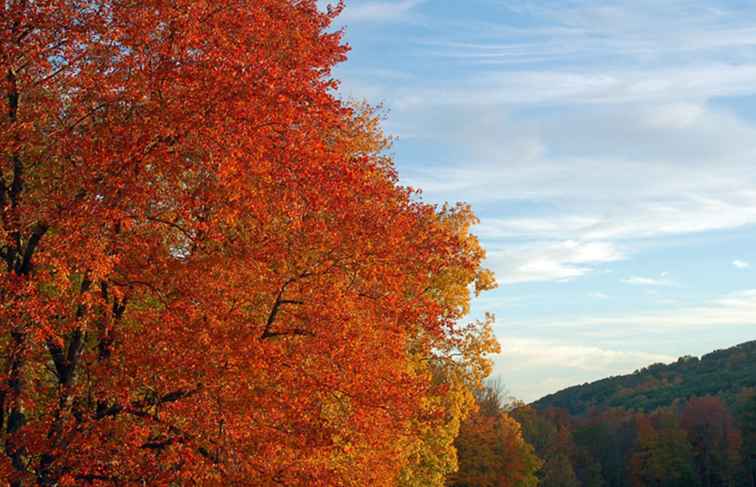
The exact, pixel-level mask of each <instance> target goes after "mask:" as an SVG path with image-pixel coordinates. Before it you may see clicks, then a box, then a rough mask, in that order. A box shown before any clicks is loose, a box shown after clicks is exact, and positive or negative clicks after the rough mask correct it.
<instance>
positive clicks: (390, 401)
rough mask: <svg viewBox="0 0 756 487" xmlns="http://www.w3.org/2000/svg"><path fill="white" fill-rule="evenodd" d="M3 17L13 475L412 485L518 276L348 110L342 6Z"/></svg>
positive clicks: (265, 2) (1, 360)
mask: <svg viewBox="0 0 756 487" xmlns="http://www.w3.org/2000/svg"><path fill="white" fill-rule="evenodd" d="M0 9H1V10H0V72H2V76H3V82H2V85H1V86H2V88H0V90H1V91H0V95H1V96H2V100H3V112H2V115H0V127H2V128H1V130H0V158H1V160H2V166H1V167H0V176H1V177H0V208H1V211H0V216H2V218H0V220H1V221H0V258H2V262H3V265H4V276H3V279H2V280H1V281H0V366H2V378H1V379H2V388H0V427H1V429H0V448H1V449H2V453H3V455H2V459H1V460H0V476H1V477H2V478H4V479H8V480H9V482H10V484H11V485H13V486H21V485H30V484H32V483H37V484H39V485H144V484H147V485H166V484H168V483H170V482H173V483H174V484H175V483H180V484H199V485H275V484H283V485H312V486H318V485H323V486H325V485H329V486H332V485H355V486H359V485H377V486H380V485H395V483H396V481H397V478H398V476H399V474H400V472H401V470H402V468H403V466H404V465H406V464H407V463H408V462H409V460H408V453H407V452H408V448H409V447H408V445H411V444H413V441H414V439H415V438H416V437H417V434H418V433H417V424H429V423H428V421H430V420H427V419H425V415H426V413H429V412H433V411H434V410H435V407H430V408H429V407H428V403H429V401H431V402H432V400H436V399H434V398H443V399H442V400H439V401H440V402H443V401H446V400H450V401H452V402H459V401H457V400H456V399H450V398H449V396H447V392H446V391H447V390H451V388H449V389H446V388H445V387H444V386H443V383H444V381H446V382H447V383H448V382H449V381H448V380H447V379H446V378H444V379H443V380H440V381H435V380H434V379H433V373H434V370H437V369H433V368H427V369H422V368H419V366H418V364H419V363H422V361H423V360H425V362H426V363H433V362H443V363H447V364H449V368H448V369H445V371H444V373H446V374H449V375H451V376H454V374H457V373H461V372H462V371H463V370H464V371H465V373H468V369H466V368H465V367H457V364H459V363H462V364H478V365H475V367H477V369H475V368H474V369H471V370H473V372H472V375H466V376H465V377H464V378H460V379H458V380H459V381H461V382H460V383H463V382H465V381H473V382H474V381H476V380H478V379H477V377H478V375H479V374H480V373H484V372H485V370H486V362H485V361H484V360H479V357H482V356H483V355H484V354H485V353H486V352H487V351H489V350H493V348H492V347H493V346H494V345H492V342H491V338H492V337H491V336H490V331H488V330H490V324H489V325H488V328H487V325H485V322H484V324H483V325H480V324H478V325H476V324H473V325H471V327H466V326H462V325H460V322H459V318H460V317H461V314H460V313H462V311H463V310H464V309H465V308H464V306H465V303H466V299H469V297H467V296H468V293H469V292H468V288H467V286H468V285H470V284H471V283H475V284H476V285H477V286H478V287H479V289H481V290H482V289H485V288H487V287H490V285H491V284H492V282H493V281H492V279H491V277H490V275H489V274H487V273H485V272H482V271H481V270H480V262H481V260H482V258H483V254H482V251H481V249H480V248H479V246H477V247H476V241H475V240H473V239H471V238H470V237H469V233H468V230H469V225H470V223H471V221H472V220H471V216H470V215H471V214H470V213H469V211H468V210H466V209H465V207H454V208H446V209H441V210H439V209H437V208H435V207H433V206H430V205H427V204H424V203H422V202H420V201H419V200H418V199H417V198H416V197H415V195H414V193H413V192H412V191H411V190H409V189H406V188H402V187H400V186H399V185H398V184H397V175H396V173H395V171H394V169H393V167H392V165H391V163H390V160H389V159H387V158H386V157H384V156H379V155H376V154H375V153H374V152H373V151H372V150H371V148H370V147H369V146H365V145H364V144H365V141H366V140H369V138H370V136H371V135H370V134H371V132H370V130H371V129H370V127H368V126H366V125H364V123H363V122H364V121H365V119H360V116H361V115H360V112H359V110H354V109H353V107H349V106H345V105H344V104H342V103H341V102H340V101H339V100H337V99H336V98H334V96H333V89H334V88H335V87H336V82H335V81H334V80H333V79H332V78H331V76H330V70H331V68H332V67H333V66H334V64H335V63H337V62H339V61H341V60H343V59H344V57H345V53H346V47H345V46H344V45H343V44H342V43H341V34H340V33H339V32H336V33H334V32H331V31H329V25H330V23H331V21H332V19H333V18H334V16H335V15H337V13H338V10H339V9H338V8H336V9H330V10H329V11H327V12H320V11H319V10H318V8H317V4H316V2H315V0H254V1H250V0H233V1H228V2H210V1H197V0H173V1H170V2H169V1H167V0H149V1H144V2H117V1H111V0H106V1H101V2H84V1H79V0H40V1H35V2H27V1H23V0H10V1H6V2H4V3H3V4H2V7H0ZM366 134H367V135H366ZM457 353H461V354H462V356H463V357H466V358H464V359H463V360H462V361H460V362H451V361H450V360H451V359H452V358H453V357H454V356H455V354H457ZM442 359H443V360H442ZM447 359H448V360H447ZM441 370H444V369H441ZM455 370H456V371H457V372H454V371H455ZM475 370H477V371H478V372H475ZM455 380H457V379H455ZM462 396H464V394H462ZM447 398H448V399H447ZM462 403H464V401H462ZM460 411H462V408H461V407H460ZM432 416H433V415H432V414H429V415H428V417H432ZM454 417H458V415H457V413H455V416H454ZM424 422H425V423H424ZM442 444H443V442H442Z"/></svg>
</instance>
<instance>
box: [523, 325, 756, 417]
mask: <svg viewBox="0 0 756 487" xmlns="http://www.w3.org/2000/svg"><path fill="white" fill-rule="evenodd" d="M746 387H756V340H755V341H750V342H746V343H742V344H740V345H737V346H734V347H732V348H728V349H725V350H717V351H715V352H712V353H709V354H707V355H704V356H703V357H701V358H700V359H699V358H697V357H690V356H687V357H681V358H679V359H678V360H677V362H674V363H671V364H668V365H665V364H654V365H651V366H649V367H645V368H643V369H641V370H637V371H635V372H634V373H632V374H629V375H621V376H616V377H609V378H607V379H602V380H599V381H596V382H592V383H590V384H583V385H580V386H573V387H569V388H567V389H564V390H562V391H559V392H556V393H554V394H550V395H548V396H545V397H543V398H541V399H539V400H538V401H536V402H534V403H533V405H534V406H535V407H536V408H537V409H541V410H543V409H546V408H549V407H558V408H562V409H565V410H567V411H569V412H570V414H572V415H582V414H584V413H586V412H588V411H589V410H590V409H591V408H600V409H603V408H607V407H621V408H624V409H628V410H636V411H653V410H655V409H657V408H659V407H663V406H667V405H669V404H671V403H672V402H673V401H674V400H675V399H687V398H689V397H692V396H705V395H718V396H721V397H722V398H723V399H724V400H725V401H726V402H731V401H732V400H733V398H734V396H735V394H736V393H737V392H738V391H740V390H742V389H743V388H746Z"/></svg>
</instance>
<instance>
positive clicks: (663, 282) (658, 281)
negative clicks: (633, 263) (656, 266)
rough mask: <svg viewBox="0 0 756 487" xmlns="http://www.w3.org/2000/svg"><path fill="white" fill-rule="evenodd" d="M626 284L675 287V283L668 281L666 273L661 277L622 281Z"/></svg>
mask: <svg viewBox="0 0 756 487" xmlns="http://www.w3.org/2000/svg"><path fill="white" fill-rule="evenodd" d="M622 282H623V283H624V284H630V285H633V286H674V285H675V282H674V281H671V280H669V279H666V273H662V274H661V275H660V277H641V276H631V277H626V278H624V279H622Z"/></svg>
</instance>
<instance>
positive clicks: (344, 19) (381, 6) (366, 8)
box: [339, 0, 425, 24]
mask: <svg viewBox="0 0 756 487" xmlns="http://www.w3.org/2000/svg"><path fill="white" fill-rule="evenodd" d="M424 2H425V0H398V1H393V2H391V1H366V2H362V3H358V2H347V6H346V8H345V9H344V12H343V13H342V14H341V16H340V17H339V22H341V23H345V24H353V23H357V22H387V21H396V20H400V19H402V18H404V17H406V15H407V14H409V13H410V12H411V11H412V9H414V8H415V7H417V6H418V5H420V4H422V3H424Z"/></svg>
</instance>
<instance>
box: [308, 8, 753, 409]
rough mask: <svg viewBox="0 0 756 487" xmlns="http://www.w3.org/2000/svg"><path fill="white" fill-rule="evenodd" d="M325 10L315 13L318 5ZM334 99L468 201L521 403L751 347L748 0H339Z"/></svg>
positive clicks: (491, 307)
mask: <svg viewBox="0 0 756 487" xmlns="http://www.w3.org/2000/svg"><path fill="white" fill-rule="evenodd" d="M325 3H327V2H326V0H323V1H322V4H325ZM340 22H341V23H342V24H343V25H345V26H346V32H347V40H348V42H349V43H350V44H351V46H352V52H351V55H350V60H349V61H348V62H347V63H346V64H344V65H343V66H341V67H340V68H339V69H338V70H337V73H336V75H337V77H339V78H340V79H342V80H343V84H342V88H341V91H342V93H343V95H344V96H346V97H354V98H367V99H368V100H370V101H372V102H374V103H379V102H382V103H383V104H384V105H385V107H386V108H387V109H389V110H390V113H389V117H388V120H387V121H386V123H385V129H386V130H387V132H389V133H391V134H393V135H395V136H397V137H398V142H397V143H396V145H395V147H394V149H393V154H394V156H395V160H396V164H397V166H398V168H399V171H400V173H401V175H402V181H403V182H404V183H405V184H408V185H412V186H415V187H419V188H422V189H423V198H424V199H425V200H426V201H432V202H441V201H460V200H461V201H467V202H470V203H471V204H472V205H473V206H474V208H475V210H476V212H477V213H478V215H479V216H480V218H481V224H480V225H479V226H478V227H477V233H478V234H479V236H480V237H481V239H482V241H483V242H484V244H485V246H486V248H487V249H488V256H489V258H488V266H489V267H491V268H492V269H493V270H495V272H496V274H497V276H498V279H499V281H500V283H501V286H500V288H499V289H498V290H496V291H495V292H493V293H489V294H487V295H486V296H484V297H482V298H481V299H480V300H479V301H478V302H477V303H476V311H475V313H476V314H482V313H483V312H484V311H492V312H494V313H495V314H496V316H497V326H496V333H497V336H498V337H499V339H500V341H501V342H502V347H503V352H502V354H501V356H499V357H497V358H496V364H497V365H496V374H497V375H500V376H501V378H502V379H503V381H504V382H505V383H506V384H508V386H509V388H510V390H511V392H512V393H513V394H514V395H515V396H517V397H520V398H523V399H525V400H534V399H537V398H538V397H540V396H542V395H544V394H546V393H549V392H554V391H556V390H558V389H561V388H563V387H566V386H569V385H573V384H576V383H583V382H586V381H592V380H596V379H599V378H602V377H605V376H607V375H614V374H620V373H629V372H632V371H633V370H635V369H636V368H639V367H641V366H644V365H648V364H651V363H654V362H660V361H662V362H663V361H671V360H674V359H675V358H676V357H678V356H680V355H700V354H703V353H706V352H709V351H711V350H714V349H717V348H724V347H729V346H732V345H735V344H737V343H740V342H743V341H747V340H752V339H756V6H754V4H753V3H752V2H751V1H750V0H749V1H745V0H726V1H725V0H722V1H703V0H662V1H660V0H624V1H623V0H601V1H599V0H552V1H546V0H465V1H461V0H425V1H423V0H381V1H378V0H376V1H373V0H347V8H346V10H345V12H344V13H343V15H342V17H341V20H340Z"/></svg>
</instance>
